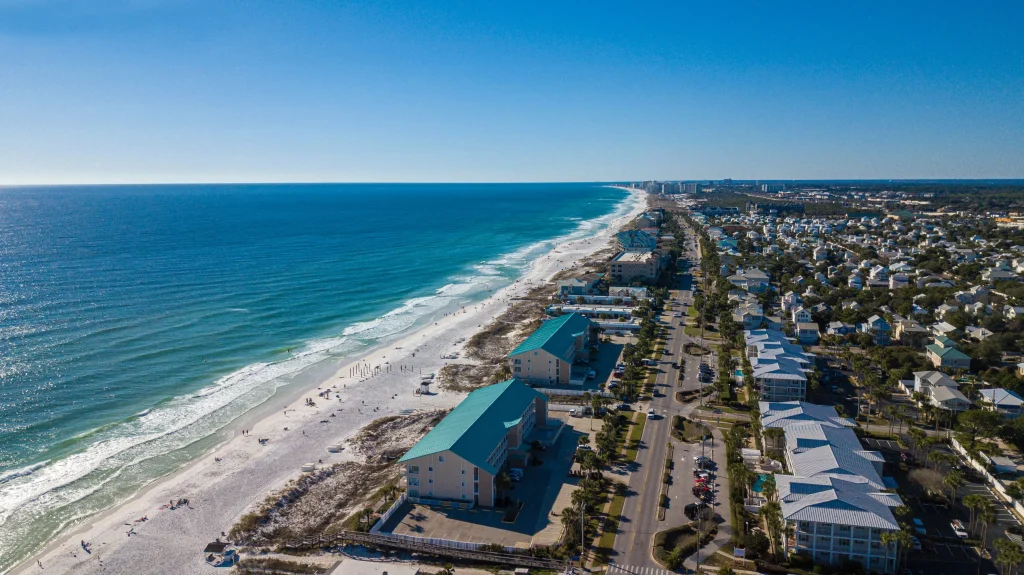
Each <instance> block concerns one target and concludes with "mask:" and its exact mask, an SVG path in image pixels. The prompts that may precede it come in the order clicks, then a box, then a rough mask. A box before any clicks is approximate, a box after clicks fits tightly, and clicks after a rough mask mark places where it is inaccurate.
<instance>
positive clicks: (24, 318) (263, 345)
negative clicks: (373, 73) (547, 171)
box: [0, 184, 626, 572]
mask: <svg viewBox="0 0 1024 575" xmlns="http://www.w3.org/2000/svg"><path fill="white" fill-rule="evenodd" d="M625 198H626V192H624V191H623V190H620V189H615V188H610V187H606V186H601V185H597V184H529V185H520V184H501V185H499V184H488V185H470V184H465V185H442V184H436V185H393V184H389V185H373V184H358V185H357V184H352V185H215V186H213V185H188V186H89V187H53V188H42V187H36V188H13V189H12V188H8V189H2V190H0V572H2V571H4V570H5V569H7V568H9V567H10V566H11V565H12V564H13V563H14V562H15V561H17V560H20V559H22V558H24V557H26V556H27V555H28V554H29V553H31V552H32V551H33V550H35V549H37V548H38V546H39V545H40V544H41V543H42V542H45V541H46V540H48V539H50V538H52V537H53V536H54V535H55V534H57V533H59V532H60V531H61V530H62V529H64V528H65V527H67V526H68V525H70V524H73V523H74V522H75V521H76V520H79V519H81V518H82V517H85V516H87V515H90V514H92V513H95V512H96V511H98V510H101V509H104V508H107V507H109V506H111V505H114V504H116V503H117V502H119V501H121V500H123V499H124V498H125V497H127V496H128V495H130V494H131V493H133V492H135V491H136V490H138V488H139V487H140V486H142V485H144V484H146V483H147V482H149V481H152V479H154V478H156V477H159V476H160V475H163V474H166V473H167V472H170V471H173V470H174V469H175V468H177V467H180V466H181V465H183V464H184V463H186V462H188V461H189V460H190V459H191V458H193V457H194V456H195V455H196V454H198V453H201V452H202V451H204V450H206V449H208V448H209V447H210V446H212V445H213V444H214V443H215V442H216V441H218V440H219V437H220V436H218V432H219V430H221V429H222V428H223V427H224V426H226V425H227V424H228V423H230V422H231V421H232V420H233V419H235V418H237V417H238V416H239V415H241V414H243V413H245V412H246V411H248V410H250V409H252V408H253V407H254V406H257V405H259V404H260V403H262V402H264V401H266V400H267V399H268V398H270V397H271V396H272V395H273V393H274V392H275V390H276V389H278V388H279V387H280V386H282V385H286V384H287V383H289V382H291V381H293V380H295V378H296V377H297V376H298V375H300V374H302V373H303V372H308V371H309V370H311V369H315V367H316V366H317V365H323V363H324V362H325V361H331V360H339V359H340V358H345V357H351V356H356V355H358V354H359V353H360V352H362V351H365V350H367V349H369V348H371V347H374V346H376V345H379V344H381V343H384V342H386V341H388V340H391V339H396V338H398V337H400V336H401V334H403V333H408V332H409V331H411V330H413V329H415V328H417V327H419V326H421V325H424V324H426V323H428V322H429V321H431V318H433V317H436V316H438V315H440V314H443V313H444V312H446V311H450V310H452V309H454V308H456V307H458V306H461V305H464V304H466V303H470V302H473V301H479V300H481V299H484V298H485V297H486V296H487V295H488V294H489V292H490V291H492V290H495V289H497V288H500V287H503V286H505V285H508V284H509V283H511V282H512V280H513V279H514V278H515V277H517V276H518V275H519V274H520V273H521V272H522V271H523V270H524V269H525V268H526V267H527V266H528V264H529V263H530V262H531V261H532V260H533V259H534V258H536V257H537V256H539V255H541V254H543V253H545V252H546V251H548V250H549V249H550V247H551V246H552V245H553V243H554V242H555V241H556V240H559V239H566V238H568V237H584V236H587V235H591V234H593V233H595V232H597V231H598V230H599V229H601V228H602V227H604V226H607V224H608V222H609V221H611V220H612V219H613V218H614V217H615V216H616V215H619V214H620V213H621V212H622V210H624V209H625V207H626V206H625V203H624V200H625Z"/></svg>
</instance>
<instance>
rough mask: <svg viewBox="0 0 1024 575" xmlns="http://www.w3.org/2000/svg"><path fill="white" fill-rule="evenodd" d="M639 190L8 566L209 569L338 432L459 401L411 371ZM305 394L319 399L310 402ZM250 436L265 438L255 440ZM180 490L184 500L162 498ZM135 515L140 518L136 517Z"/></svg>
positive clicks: (551, 269)
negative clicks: (470, 295)
mask: <svg viewBox="0 0 1024 575" xmlns="http://www.w3.org/2000/svg"><path fill="white" fill-rule="evenodd" d="M645 197H646V196H645V194H644V193H642V192H639V191H637V190H633V194H632V195H631V196H630V199H629V200H628V201H629V202H630V210H629V214H628V215H626V216H624V217H622V218H620V219H618V220H616V221H614V222H612V224H611V225H610V226H608V227H607V228H606V229H605V230H603V231H602V232H600V233H599V234H598V235H596V236H593V237H590V238H586V239H582V240H575V241H569V242H566V243H563V244H561V245H559V246H557V247H555V248H554V249H553V250H552V251H551V252H550V253H548V254H547V255H545V256H542V257H540V258H538V259H537V260H536V261H535V262H534V263H533V265H532V266H531V267H530V268H529V270H528V271H527V272H526V273H525V274H524V275H523V276H522V277H521V278H520V279H519V280H517V281H516V282H515V283H514V284H512V285H511V286H509V287H507V288H504V289H502V290H500V291H498V292H497V293H495V294H494V295H493V296H491V297H490V298H488V299H487V300H485V301H483V302H481V303H479V304H477V305H475V306H472V307H467V308H465V309H464V310H461V311H459V312H457V313H454V314H450V315H447V316H444V317H442V318H439V319H438V321H437V322H436V323H435V324H433V325H430V326H427V327H425V328H423V329H421V330H419V331H417V332H415V333H412V334H410V335H408V336H406V337H404V338H403V339H401V340H400V341H397V342H393V343H390V344H388V345H387V346H384V348H381V349H378V350H376V351H374V352H372V353H370V354H367V355H365V356H364V357H362V358H360V359H359V361H355V362H352V363H349V364H346V365H344V366H342V367H341V368H340V369H339V370H338V371H337V372H336V373H335V374H334V375H332V376H331V377H330V378H329V379H328V380H327V381H324V382H322V383H321V384H320V385H319V387H313V388H310V389H304V390H303V389H288V388H282V389H281V390H280V391H279V392H278V394H277V396H275V397H274V398H273V399H271V400H270V401H269V402H267V404H265V406H263V407H261V408H257V409H255V410H254V411H253V415H249V416H243V417H242V418H240V419H239V420H238V421H236V422H235V423H234V424H233V427H234V429H233V437H232V438H231V439H230V440H228V441H225V442H223V443H222V444H221V445H219V446H218V447H216V448H215V449H214V450H212V451H211V452H210V453H208V454H206V455H205V456H203V457H200V458H198V459H197V460H196V461H194V462H193V463H191V464H189V465H187V466H186V467H184V468H183V469H181V470H179V471H177V472H176V473H173V474H171V475H170V476H168V477H165V478H163V479H161V480H159V481H157V482H155V483H153V484H151V485H149V486H148V487H146V488H145V489H144V490H142V491H141V492H140V493H138V494H136V495H135V496H134V497H133V498H131V499H130V500H128V501H127V502H125V503H123V504H122V505H120V506H118V507H116V508H114V509H112V510H109V511H106V512H104V513H102V514H100V515H99V516H97V517H95V518H93V519H92V520H91V521H89V522H86V523H85V524H83V525H81V526H79V527H78V528H76V529H74V530H73V531H71V532H70V533H68V534H65V535H64V536H63V537H62V538H61V539H59V540H57V541H55V542H54V543H52V544H51V545H50V546H48V547H47V548H46V549H45V550H44V551H43V552H42V553H40V554H39V555H37V556H36V557H34V558H32V559H31V560H29V561H28V562H26V563H24V564H22V565H21V566H19V567H17V568H15V569H14V571H13V572H14V573H21V572H29V571H40V570H41V571H45V572H47V573H160V574H174V573H182V574H186V573H198V572H202V571H204V570H207V569H212V568H211V567H208V566H207V565H206V564H205V562H204V560H203V554H202V549H203V547H204V546H205V545H206V544H207V543H209V542H210V541H213V540H214V539H215V538H217V537H220V536H221V533H222V532H227V531H228V530H229V529H230V528H231V526H232V524H233V523H234V522H235V521H236V520H237V519H238V518H239V517H241V515H243V514H244V513H246V512H247V511H250V510H252V509H253V508H254V507H255V506H256V505H258V504H259V503H260V502H262V501H263V500H264V499H265V498H266V497H267V496H268V495H270V494H272V493H273V492H275V491H276V490H278V489H280V488H282V487H283V486H284V485H285V484H286V483H287V482H288V481H289V480H290V479H293V478H295V477H297V476H298V475H299V474H300V467H301V466H302V465H303V464H305V463H310V462H317V461H318V460H322V461H323V464H325V465H326V464H331V463H336V462H340V461H344V460H346V458H351V457H353V455H352V454H350V453H349V451H350V450H346V451H345V452H342V453H339V454H331V453H328V452H327V450H326V448H327V446H328V445H331V444H339V443H340V444H344V443H345V442H346V441H347V440H348V439H350V438H351V437H353V436H354V435H355V434H356V433H357V432H358V431H359V429H360V428H362V427H363V426H365V425H366V424H368V423H370V422H371V421H373V420H374V419H377V418H379V417H383V416H387V415H394V414H397V413H398V412H400V411H402V410H407V409H411V410H419V409H436V408H450V407H453V406H454V405H455V404H457V403H458V402H459V400H460V399H461V398H462V397H464V394H457V393H451V392H446V391H444V390H441V389H439V388H438V387H437V386H435V387H434V389H433V391H435V392H436V394H434V395H428V396H419V395H416V394H414V390H415V389H416V387H417V385H418V383H419V374H420V373H430V372H437V371H439V370H440V368H441V367H443V366H444V365H445V363H447V362H446V360H443V359H441V357H442V356H444V355H447V354H450V353H451V352H454V351H459V350H460V348H461V345H460V344H459V343H458V342H460V341H466V340H468V339H469V338H470V337H471V336H472V335H473V334H474V333H475V332H476V331H477V330H478V329H479V328H480V327H483V326H486V325H487V324H488V323H489V322H491V321H492V320H493V319H494V318H495V317H497V316H498V315H500V314H501V313H502V312H503V311H504V310H505V309H506V307H507V305H508V302H509V300H510V298H514V297H518V296H521V295H524V294H525V293H526V292H527V291H528V290H529V289H530V288H531V287H533V286H535V285H537V284H538V283H541V282H543V281H545V280H546V279H547V278H550V277H551V276H552V275H553V274H555V273H556V272H558V271H560V270H563V269H566V268H569V267H572V266H573V265H575V264H576V262H577V261H579V260H580V259H581V258H583V257H585V256H587V255H589V254H592V253H594V252H595V251H597V250H599V249H601V248H604V247H606V246H607V245H608V242H609V240H610V238H611V236H612V234H613V233H614V232H615V231H616V230H618V229H619V228H620V227H621V226H622V225H623V224H624V223H626V222H627V221H628V220H629V219H632V218H633V217H635V216H636V215H638V214H639V213H640V212H641V211H643V209H644V208H645V207H646V200H645ZM414 355H415V356H414ZM378 366H379V367H380V369H379V371H378V372H377V374H376V375H373V376H372V377H366V376H361V375H358V374H357V375H355V376H350V374H351V373H353V370H355V371H356V372H359V371H360V370H362V373H373V372H374V371H375V368H377V367H378ZM388 366H390V369H388ZM402 366H404V370H403V368H402ZM327 389H330V390H331V393H330V399H327V400H325V399H323V398H322V397H320V396H318V393H321V392H323V391H325V390H327ZM307 399H309V400H311V401H313V402H314V403H315V404H316V406H315V407H310V406H307V405H306V400H307ZM325 421H326V422H329V423H323V422H325ZM286 428H287V431H286ZM242 429H247V430H249V434H248V436H245V437H243V436H242V435H241V430H242ZM258 438H266V439H268V440H269V441H268V442H267V444H266V445H260V443H259V442H258V441H257V439H258ZM217 459H219V461H217ZM180 498H187V499H188V500H189V506H187V507H179V508H177V509H175V510H170V509H167V508H166V506H167V505H168V503H169V502H170V501H177V500H178V499H180ZM141 517H148V520H147V521H144V522H136V520H137V519H139V518H141ZM128 533H132V534H131V535H129V534H128ZM82 540H85V541H88V542H89V543H90V544H91V549H92V553H91V554H87V553H85V552H84V551H83V550H82V548H81V546H80V541H82ZM37 562H41V564H42V569H40V566H39V564H38V563H37Z"/></svg>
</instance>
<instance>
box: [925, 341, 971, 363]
mask: <svg viewBox="0 0 1024 575" xmlns="http://www.w3.org/2000/svg"><path fill="white" fill-rule="evenodd" d="M925 349H927V350H928V351H930V352H932V353H934V354H935V355H937V356H939V358H941V359H961V360H963V359H971V356H969V355H967V354H966V353H964V352H962V351H960V350H959V349H957V348H955V347H942V346H940V345H936V344H934V343H933V344H930V345H926V346H925Z"/></svg>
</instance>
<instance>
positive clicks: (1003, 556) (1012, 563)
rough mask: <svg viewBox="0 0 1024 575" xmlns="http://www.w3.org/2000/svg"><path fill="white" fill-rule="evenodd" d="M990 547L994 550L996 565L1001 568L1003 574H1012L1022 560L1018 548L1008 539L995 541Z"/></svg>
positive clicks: (1023, 557) (1022, 555)
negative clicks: (1009, 572) (1008, 572)
mask: <svg viewBox="0 0 1024 575" xmlns="http://www.w3.org/2000/svg"><path fill="white" fill-rule="evenodd" d="M992 546H993V547H994V548H995V550H996V563H997V564H998V565H1002V566H1003V572H1004V573H1005V572H1007V571H1011V572H1012V571H1013V570H1014V569H1015V568H1016V567H1017V565H1019V564H1020V562H1021V560H1022V559H1024V554H1022V553H1021V550H1020V547H1019V546H1017V544H1016V543H1014V542H1013V541H1010V540H1009V539H997V540H996V542H995V543H994V544H993V545H992Z"/></svg>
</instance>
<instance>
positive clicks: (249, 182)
mask: <svg viewBox="0 0 1024 575" xmlns="http://www.w3.org/2000/svg"><path fill="white" fill-rule="evenodd" d="M727 179H728V180H730V181H731V182H733V183H755V182H792V183H819V182H820V183H835V182H872V183H884V182H893V183H914V182H1005V183H1010V182H1020V183H1021V184H1024V177H1020V178H1002V177H992V178H934V177H932V178H927V177H918V178H717V179H715V178H690V179H661V178H650V179H629V180H517V181H493V180H466V181H420V182H414V181H374V180H364V181H314V180H307V181H303V180H294V181H288V180H269V181H257V180H238V181H180V182H174V181H167V182H145V181H142V182H85V183H20V184H11V183H2V182H0V190H3V189H10V188H59V187H68V188H70V187H76V188H79V187H101V186H102V187H114V186H122V187H130V186H237V185H262V186H275V185H282V186H289V185H304V186H316V185H324V186H331V185H389V186H401V185H410V186H416V185H440V186H458V185H522V184H627V183H636V182H664V183H676V182H685V183H701V182H716V183H721V182H723V181H724V180H727Z"/></svg>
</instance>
